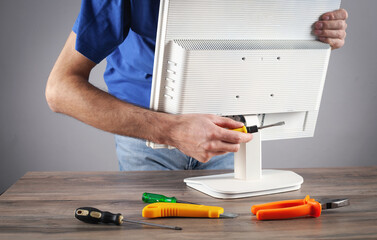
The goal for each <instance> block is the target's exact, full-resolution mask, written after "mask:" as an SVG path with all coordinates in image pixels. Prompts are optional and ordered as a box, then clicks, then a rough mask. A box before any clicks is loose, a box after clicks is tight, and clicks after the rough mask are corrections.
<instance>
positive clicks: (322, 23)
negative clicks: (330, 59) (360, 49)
mask: <svg viewBox="0 0 377 240" xmlns="http://www.w3.org/2000/svg"><path fill="white" fill-rule="evenodd" d="M347 18H348V13H347V11H346V10H344V9H339V10H336V11H333V12H328V13H325V14H323V15H322V16H321V18H320V20H319V21H317V22H316V23H314V34H315V35H316V36H317V37H318V39H319V40H320V41H322V42H325V43H328V44H330V46H331V48H332V49H337V48H340V47H342V46H343V45H344V41H345V38H346V28H347V23H346V20H347Z"/></svg>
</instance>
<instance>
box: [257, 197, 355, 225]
mask: <svg viewBox="0 0 377 240" xmlns="http://www.w3.org/2000/svg"><path fill="white" fill-rule="evenodd" d="M349 204H350V202H349V200H348V199H347V198H343V199H322V200H320V201H315V200H314V199H311V198H310V197H309V195H307V196H306V197H305V198H304V199H296V200H286V201H278V202H271V203H265V204H259V205H254V206H252V207H251V212H252V213H253V214H254V215H256V216H257V219H258V220H275V219H288V218H296V217H304V216H312V217H319V216H320V215H321V212H322V210H326V209H333V208H339V207H344V206H348V205H349Z"/></svg>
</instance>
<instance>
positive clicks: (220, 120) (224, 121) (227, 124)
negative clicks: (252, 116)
mask: <svg viewBox="0 0 377 240" xmlns="http://www.w3.org/2000/svg"><path fill="white" fill-rule="evenodd" d="M214 123H215V124H216V125H217V126H220V127H223V128H240V127H242V126H243V123H241V122H237V121H235V120H233V119H230V118H227V117H217V118H216V119H214Z"/></svg>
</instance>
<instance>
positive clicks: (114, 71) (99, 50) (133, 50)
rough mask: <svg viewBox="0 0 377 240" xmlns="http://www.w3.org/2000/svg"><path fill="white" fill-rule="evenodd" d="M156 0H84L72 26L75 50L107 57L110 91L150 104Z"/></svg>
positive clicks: (96, 59)
mask: <svg viewBox="0 0 377 240" xmlns="http://www.w3.org/2000/svg"><path fill="white" fill-rule="evenodd" d="M159 6H160V1H159V0H103V1H102V0H101V1H98V0H83V1H82V5H81V11H80V14H79V16H78V18H77V20H76V22H75V24H74V26H73V31H74V32H75V33H76V34H77V39H76V50H77V51H78V52H80V53H81V54H83V55H84V56H85V57H87V58H88V59H90V60H92V61H93V62H95V63H99V62H101V61H102V60H103V59H104V58H106V60H107V67H106V71H105V73H104V79H105V82H106V84H107V87H108V90H109V93H110V94H111V95H113V96H115V97H117V98H119V99H121V100H123V101H127V102H129V103H132V104H135V105H138V106H142V107H146V108H149V100H150V92H151V84H152V73H153V60H154V49H155V43H156V32H157V23H158V11H159Z"/></svg>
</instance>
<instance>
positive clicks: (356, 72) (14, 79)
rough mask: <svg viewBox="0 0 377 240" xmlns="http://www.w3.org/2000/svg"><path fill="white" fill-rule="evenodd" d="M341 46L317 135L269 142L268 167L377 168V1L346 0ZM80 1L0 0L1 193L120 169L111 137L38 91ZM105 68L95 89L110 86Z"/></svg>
mask: <svg viewBox="0 0 377 240" xmlns="http://www.w3.org/2000/svg"><path fill="white" fill-rule="evenodd" d="M342 7H343V8H345V9H347V10H348V12H349V15H350V17H349V20H348V30H347V33H348V36H347V41H346V45H345V46H344V47H343V48H342V49H340V50H335V51H333V52H332V56H331V60H330V65H329V69H328V74H327V80H326V85H325V89H324V93H323V98H322V104H321V109H320V114H319V119H318V124H317V129H316V134H315V137H314V138H307V139H294V140H285V141H271V142H265V143H264V146H263V154H264V155H263V166H264V167H266V168H297V167H339V166H370V165H376V164H377V140H376V138H377V126H376V125H377V111H376V106H377V47H376V43H377V31H376V30H377V27H376V23H377V15H376V14H375V10H376V9H377V1H374V0H362V1H352V0H343V2H342ZM79 10H80V1H79V0H64V1H59V0H32V1H31V0H12V1H10V0H0V30H1V38H0V50H1V51H0V53H1V55H0V70H1V72H0V74H1V75H0V79H1V80H0V114H1V117H0V154H1V155H0V192H2V191H4V190H5V189H6V188H8V187H9V186H10V185H11V184H13V183H14V182H15V181H16V180H17V179H18V178H19V177H21V176H22V175H24V174H25V173H26V172H27V171H96V170H118V168H117V160H116V155H115V149H114V140H113V136H112V135H111V134H109V133H105V132H102V131H100V130H97V129H94V128H92V127H90V126H87V125H85V124H83V123H81V122H78V121H77V120H74V119H72V118H69V117H67V116H63V115H60V114H55V113H52V112H51V111H50V110H49V108H48V106H47V103H46V101H45V97H44V89H45V84H46V81H47V77H48V75H49V72H50V70H51V68H52V66H53V64H54V62H55V60H56V58H57V57H58V54H59V53H60V51H61V49H62V47H63V45H64V43H65V40H66V38H67V36H68V34H69V33H70V31H71V27H72V25H73V23H74V21H75V18H76V16H77V14H78V12H79ZM104 64H105V63H101V64H100V65H99V66H98V67H97V68H96V69H95V71H94V72H93V73H92V75H91V82H92V83H93V84H95V85H96V86H98V87H99V88H101V89H106V86H105V84H104V83H103V80H102V73H103V70H104V66H105V65H104Z"/></svg>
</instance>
